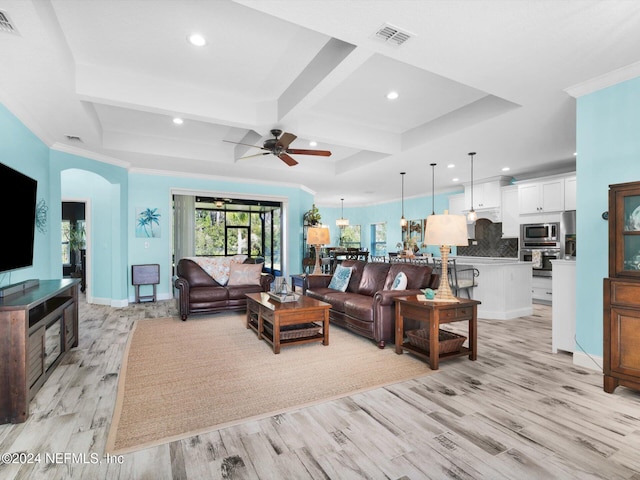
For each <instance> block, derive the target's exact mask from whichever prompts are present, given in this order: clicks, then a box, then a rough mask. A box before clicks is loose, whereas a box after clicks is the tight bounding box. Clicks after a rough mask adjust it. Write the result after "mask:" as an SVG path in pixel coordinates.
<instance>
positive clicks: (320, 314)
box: [245, 292, 331, 353]
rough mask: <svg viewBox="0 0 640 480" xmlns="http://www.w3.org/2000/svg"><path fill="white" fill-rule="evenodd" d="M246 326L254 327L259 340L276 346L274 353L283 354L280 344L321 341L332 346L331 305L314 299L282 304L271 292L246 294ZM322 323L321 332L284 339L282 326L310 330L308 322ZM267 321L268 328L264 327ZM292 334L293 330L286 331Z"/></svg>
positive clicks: (303, 298)
mask: <svg viewBox="0 0 640 480" xmlns="http://www.w3.org/2000/svg"><path fill="white" fill-rule="evenodd" d="M245 295H246V296H247V328H251V329H253V330H255V332H256V333H257V334H258V339H259V340H265V341H266V342H267V343H269V344H270V345H271V346H272V347H273V353H280V347H281V346H282V347H284V346H287V345H299V344H301V343H309V342H319V341H321V342H322V344H323V345H329V309H330V308H331V305H329V304H328V303H325V302H321V301H320V300H316V299H314V298H310V297H305V296H301V297H300V298H299V299H298V300H297V301H295V302H284V303H280V302H277V301H275V300H272V299H271V297H269V294H268V293H264V292H261V293H247V294H245ZM315 322H321V327H322V328H321V330H322V331H321V332H320V330H318V329H316V331H315V332H313V333H310V334H309V335H303V336H295V335H293V336H290V338H286V339H283V338H282V336H283V335H282V333H283V327H285V328H286V327H289V328H290V329H293V330H294V332H293V333H295V327H298V329H299V330H301V331H303V332H302V333H304V331H309V330H313V329H309V328H308V327H309V324H313V323H315ZM265 323H267V324H268V327H270V328H265ZM287 333H288V334H290V333H292V332H291V330H288V331H287Z"/></svg>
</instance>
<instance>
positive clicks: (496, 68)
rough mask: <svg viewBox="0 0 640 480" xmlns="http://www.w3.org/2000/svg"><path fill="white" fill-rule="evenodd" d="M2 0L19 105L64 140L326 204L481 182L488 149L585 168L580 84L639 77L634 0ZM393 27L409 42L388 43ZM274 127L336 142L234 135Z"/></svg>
mask: <svg viewBox="0 0 640 480" xmlns="http://www.w3.org/2000/svg"><path fill="white" fill-rule="evenodd" d="M0 11H1V12H3V13H4V15H5V17H6V19H7V20H8V21H9V22H10V23H11V27H9V26H6V25H5V27H4V28H2V27H0V62H1V65H2V68H0V101H1V102H2V103H4V104H5V105H6V106H7V107H8V108H9V109H10V110H11V111H12V112H13V113H14V114H16V115H17V116H18V117H19V118H20V119H21V120H22V121H23V122H24V123H25V124H26V125H27V126H28V127H29V128H30V129H31V130H32V131H33V132H34V133H35V134H36V135H37V136H38V137H40V138H41V139H42V140H43V141H44V142H45V143H46V144H47V145H49V146H50V147H52V148H54V149H58V150H63V151H68V152H71V153H77V154H79V155H82V156H85V157H88V158H93V159H98V160H100V161H105V162H109V163H114V164H116V165H120V166H124V167H126V168H129V169H130V170H132V171H142V172H149V173H155V172H157V173H162V174H170V175H192V176H198V177H201V176H218V177H241V178H245V179H247V180H249V181H263V182H270V183H271V182H273V183H286V184H289V185H302V186H304V187H306V188H308V189H310V190H311V191H313V192H314V193H315V194H316V200H317V203H319V204H321V205H334V206H338V205H339V204H340V198H344V199H345V205H348V206H353V205H362V204H375V203H378V202H384V201H388V200H397V199H398V198H399V196H400V185H401V181H400V172H401V171H406V172H407V175H406V179H405V197H411V196H416V195H423V194H430V191H431V167H430V166H429V164H430V163H433V162H435V163H437V166H436V168H435V184H436V189H437V190H438V191H445V190H450V189H452V188H455V187H456V186H459V185H460V184H461V183H464V182H468V181H469V179H470V162H469V157H468V155H467V154H468V152H470V151H475V152H477V155H476V156H475V159H474V176H475V181H479V180H481V179H484V178H492V177H496V176H500V175H509V176H513V177H515V178H517V179H518V178H527V177H530V176H533V175H545V174H551V173H556V172H561V171H569V170H572V169H574V168H575V162H576V160H575V157H574V152H575V148H576V147H575V99H574V98H573V97H572V96H571V95H569V94H568V93H567V89H569V88H572V87H573V88H577V87H576V86H578V87H579V86H580V85H581V84H583V83H584V82H592V81H597V79H598V78H601V77H602V76H605V75H608V74H610V73H611V72H614V71H621V70H624V71H632V72H633V71H636V72H637V73H638V74H639V75H640V70H638V68H637V62H639V61H640V49H639V48H638V45H640V28H638V25H640V2H636V1H632V0H630V1H616V0H611V1H589V0H566V1H562V2H558V1H556V0H549V1H546V0H531V1H527V0H520V1H506V0H505V1H489V0H474V1H471V0H467V1H458V0H448V1H444V0H442V1H440V0H433V1H429V0H407V1H403V0H389V1H384V0H377V1H369V0H344V1H337V0H316V1H312V0H297V1H292V0H280V1H277V0H237V1H231V0H209V1H204V0H127V1H108V0H3V1H2V2H0ZM384 27H387V30H385V32H387V33H389V32H391V33H394V32H399V33H401V34H403V35H404V36H403V37H402V38H403V39H404V40H406V41H404V43H402V44H401V45H398V44H397V43H396V42H395V41H394V39H393V38H392V39H391V40H386V41H385V40H383V39H381V38H379V36H378V35H376V34H377V32H378V31H380V30H381V29H383V28H384ZM12 28H13V30H11V29H12ZM193 32H197V33H199V34H201V35H202V36H203V37H204V38H205V39H206V42H207V43H206V45H205V46H202V47H195V46H193V45H191V44H190V43H189V42H188V41H187V37H188V35H189V34H191V33H193ZM634 69H635V70H634ZM626 75H628V73H626ZM594 79H595V80H594ZM390 91H396V92H397V93H398V98H397V99H396V100H388V99H387V98H386V95H387V93H389V92H390ZM174 117H180V118H181V119H183V123H182V124H181V125H176V124H174V123H173V118H174ZM273 128H278V129H281V130H283V131H285V132H291V133H293V134H295V135H297V137H298V138H297V139H296V140H295V141H294V142H293V143H292V144H291V148H296V149H323V150H330V151H331V152H332V155H331V156H330V157H320V156H308V155H292V156H293V157H294V158H295V159H296V160H297V161H298V162H299V164H298V165H296V166H294V167H289V166H287V165H286V164H285V163H284V162H282V161H281V160H280V159H278V158H277V157H275V156H274V155H271V154H268V155H260V156H255V157H251V158H249V159H239V158H240V157H243V156H248V155H252V154H255V153H260V150H258V149H255V148H250V147H246V146H242V145H234V144H233V143H230V142H240V143H245V144H249V145H262V142H263V141H264V140H266V139H268V138H271V134H270V133H269V132H270V130H271V129H273ZM311 141H315V142H317V146H310V145H309V142H311ZM448 165H455V167H451V168H448ZM505 167H509V168H510V170H508V171H506V172H505V171H503V170H502V169H503V168H505ZM454 178H457V179H458V180H457V181H454V180H453V179H454Z"/></svg>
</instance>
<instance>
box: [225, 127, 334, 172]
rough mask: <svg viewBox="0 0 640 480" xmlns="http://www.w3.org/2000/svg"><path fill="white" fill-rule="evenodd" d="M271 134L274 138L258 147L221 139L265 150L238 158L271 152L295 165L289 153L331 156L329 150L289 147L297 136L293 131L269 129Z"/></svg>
mask: <svg viewBox="0 0 640 480" xmlns="http://www.w3.org/2000/svg"><path fill="white" fill-rule="evenodd" d="M271 135H273V136H274V138H269V139H267V140H265V141H264V143H263V144H262V147H259V146H257V145H249V144H247V143H240V142H231V141H229V140H223V141H225V142H227V143H235V144H236V145H246V146H247V147H254V148H259V149H261V150H266V152H262V153H257V154H255V155H249V156H246V157H241V158H240V160H243V159H245V158H251V157H257V156H260V155H269V154H270V153H271V154H273V155H275V156H276V157H278V158H279V159H280V160H282V161H283V162H284V163H286V164H287V165H289V166H290V167H293V166H294V165H297V164H298V162H297V161H296V160H295V159H294V158H293V157H291V156H290V155H289V154H293V155H318V156H321V157H329V156H331V152H330V151H328V150H301V149H299V148H289V145H290V144H291V142H293V141H294V140H295V139H296V138H298V137H296V136H295V135H294V134H293V133H287V132H285V133H282V130H278V129H273V130H271ZM281 135H282V136H281Z"/></svg>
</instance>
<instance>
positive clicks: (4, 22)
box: [0, 10, 19, 35]
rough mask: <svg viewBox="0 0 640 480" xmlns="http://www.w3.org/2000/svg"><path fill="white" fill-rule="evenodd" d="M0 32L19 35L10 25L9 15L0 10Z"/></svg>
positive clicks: (11, 24)
mask: <svg viewBox="0 0 640 480" xmlns="http://www.w3.org/2000/svg"><path fill="white" fill-rule="evenodd" d="M0 32H5V33H13V34H15V35H19V33H18V30H17V29H16V27H14V26H13V23H11V18H9V15H8V14H7V13H6V12H3V11H2V10H0Z"/></svg>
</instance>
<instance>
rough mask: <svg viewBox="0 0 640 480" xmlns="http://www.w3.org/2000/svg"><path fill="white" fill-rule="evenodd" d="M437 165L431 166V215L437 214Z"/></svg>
mask: <svg viewBox="0 0 640 480" xmlns="http://www.w3.org/2000/svg"><path fill="white" fill-rule="evenodd" d="M436 165H437V164H435V163H432V164H431V215H435V214H436V193H435V192H436V173H435V172H436V170H435V166H436Z"/></svg>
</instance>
